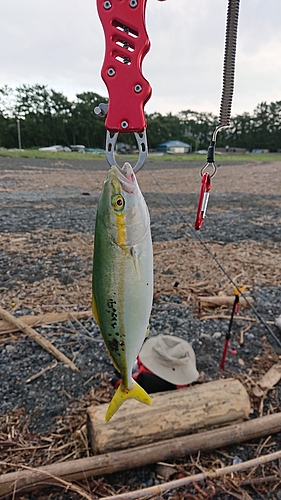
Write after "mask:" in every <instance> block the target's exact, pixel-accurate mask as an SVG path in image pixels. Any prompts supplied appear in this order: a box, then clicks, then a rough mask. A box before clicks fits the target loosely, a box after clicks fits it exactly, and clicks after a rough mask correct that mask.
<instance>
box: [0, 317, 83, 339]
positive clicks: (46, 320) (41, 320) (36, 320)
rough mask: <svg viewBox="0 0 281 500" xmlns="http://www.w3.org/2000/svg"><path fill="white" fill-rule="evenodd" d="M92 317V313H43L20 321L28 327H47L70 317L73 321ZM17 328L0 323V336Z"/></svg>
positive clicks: (15, 330)
mask: <svg viewBox="0 0 281 500" xmlns="http://www.w3.org/2000/svg"><path fill="white" fill-rule="evenodd" d="M91 315H92V311H78V312H75V311H74V312H71V313H70V312H65V313H45V314H38V315H37V316H32V315H30V314H29V315H27V316H22V317H21V320H22V321H24V322H25V323H26V324H27V325H29V326H40V325H45V324H46V325H48V324H50V323H61V322H63V321H66V320H68V319H69V318H71V317H74V318H75V319H82V318H85V317H89V316H91ZM17 331H18V328H17V327H16V326H15V325H14V326H11V325H10V324H9V323H8V322H7V321H0V334H7V333H14V332H17Z"/></svg>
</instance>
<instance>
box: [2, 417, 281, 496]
mask: <svg viewBox="0 0 281 500" xmlns="http://www.w3.org/2000/svg"><path fill="white" fill-rule="evenodd" d="M277 432H281V418H280V413H276V414H273V415H266V416H265V417H260V418H255V419H253V420H247V421H246V422H241V423H236V424H232V425H228V426H225V427H221V428H217V429H214V430H209V431H205V432H200V433H198V434H194V435H190V436H181V437H177V438H173V439H168V440H164V441H158V442H156V443H153V444H149V445H144V446H139V447H137V448H132V449H130V450H121V451H115V452H112V453H106V454H104V455H96V456H93V457H87V458H80V459H78V460H69V461H67V462H61V463H55V464H52V465H45V466H43V467H39V468H38V469H32V470H20V465H19V464H17V465H16V467H18V470H17V471H16V472H10V473H6V474H2V475H1V476H0V493H1V494H2V495H3V496H4V495H8V494H10V493H13V492H15V491H16V490H21V489H24V491H31V490H32V489H36V488H40V487H41V485H42V484H50V483H51V484H60V483H59V479H63V480H64V481H79V480H80V479H86V478H88V477H97V476H103V475H105V474H112V473H114V472H120V471H122V470H127V469H133V468H135V467H142V466H144V465H149V464H154V463H157V462H159V461H173V460H175V459H176V458H183V457H185V456H187V455H190V454H192V453H197V452H198V451H199V450H200V451H209V450H213V449H218V448H221V447H225V446H229V445H231V444H237V443H242V442H244V441H249V440H251V439H257V438H262V437H264V436H268V435H272V434H276V433H277ZM0 464H1V462H0ZM2 464H3V465H4V462H2ZM56 478H57V479H56ZM0 498H2V497H1V495H0Z"/></svg>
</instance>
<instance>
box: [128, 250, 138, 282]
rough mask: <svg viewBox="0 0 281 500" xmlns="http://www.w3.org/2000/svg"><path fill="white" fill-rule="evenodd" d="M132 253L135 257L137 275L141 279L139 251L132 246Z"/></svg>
mask: <svg viewBox="0 0 281 500" xmlns="http://www.w3.org/2000/svg"><path fill="white" fill-rule="evenodd" d="M130 254H131V256H132V257H133V261H134V266H135V270H136V273H137V277H138V279H139V280H140V267H139V259H138V257H139V256H138V254H137V251H136V249H135V248H134V247H131V248H130Z"/></svg>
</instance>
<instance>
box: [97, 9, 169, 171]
mask: <svg viewBox="0 0 281 500" xmlns="http://www.w3.org/2000/svg"><path fill="white" fill-rule="evenodd" d="M146 1H147V0H97V10H98V13H99V17H100V20H101V23H102V25H103V29H104V36H105V56H104V62H103V66H102V70H101V75H102V78H103V80H104V82H105V84H106V86H107V90H108V94H109V102H108V105H107V104H104V103H101V104H100V105H99V106H97V107H96V108H95V113H96V114H98V115H103V116H104V115H106V120H105V127H106V130H107V134H106V147H105V149H106V159H107V161H108V163H109V165H110V166H111V165H117V166H118V163H117V161H116V158H115V147H116V142H117V137H118V134H119V133H120V132H123V133H134V135H135V138H136V141H137V145H138V150H139V156H138V160H137V162H136V165H135V166H134V171H135V172H137V171H138V170H139V169H140V168H141V167H142V166H143V165H144V162H145V160H146V158H147V153H148V147H147V138H146V120H145V116H144V105H145V103H146V102H147V101H148V99H149V98H150V96H151V87H150V85H149V83H148V81H147V80H146V79H145V78H144V76H143V74H142V62H143V59H144V57H145V55H146V54H147V52H148V51H149V48H150V41H149V38H148V35H147V32H146V27H145V8H146ZM162 1H163V0H162ZM119 168H120V167H119Z"/></svg>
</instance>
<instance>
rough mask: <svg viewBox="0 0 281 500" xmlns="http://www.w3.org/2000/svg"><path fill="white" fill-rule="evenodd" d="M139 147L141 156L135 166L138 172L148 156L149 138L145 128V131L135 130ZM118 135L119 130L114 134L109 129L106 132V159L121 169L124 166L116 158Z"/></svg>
mask: <svg viewBox="0 0 281 500" xmlns="http://www.w3.org/2000/svg"><path fill="white" fill-rule="evenodd" d="M134 135H135V138H136V141H137V144H138V148H139V157H138V160H137V162H136V164H135V165H134V167H133V170H134V172H135V173H136V172H138V170H140V169H141V168H142V167H143V165H144V164H145V160H146V158H147V151H148V148H147V139H146V131H145V130H144V131H143V133H141V134H139V133H138V132H134ZM117 137H118V132H116V133H115V134H113V135H112V136H111V133H110V132H109V131H108V130H107V132H106V159H107V162H108V163H109V165H110V166H111V167H112V165H116V166H117V167H118V168H119V169H120V170H122V168H121V167H120V165H118V162H117V160H116V158H115V146H116V142H117Z"/></svg>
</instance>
